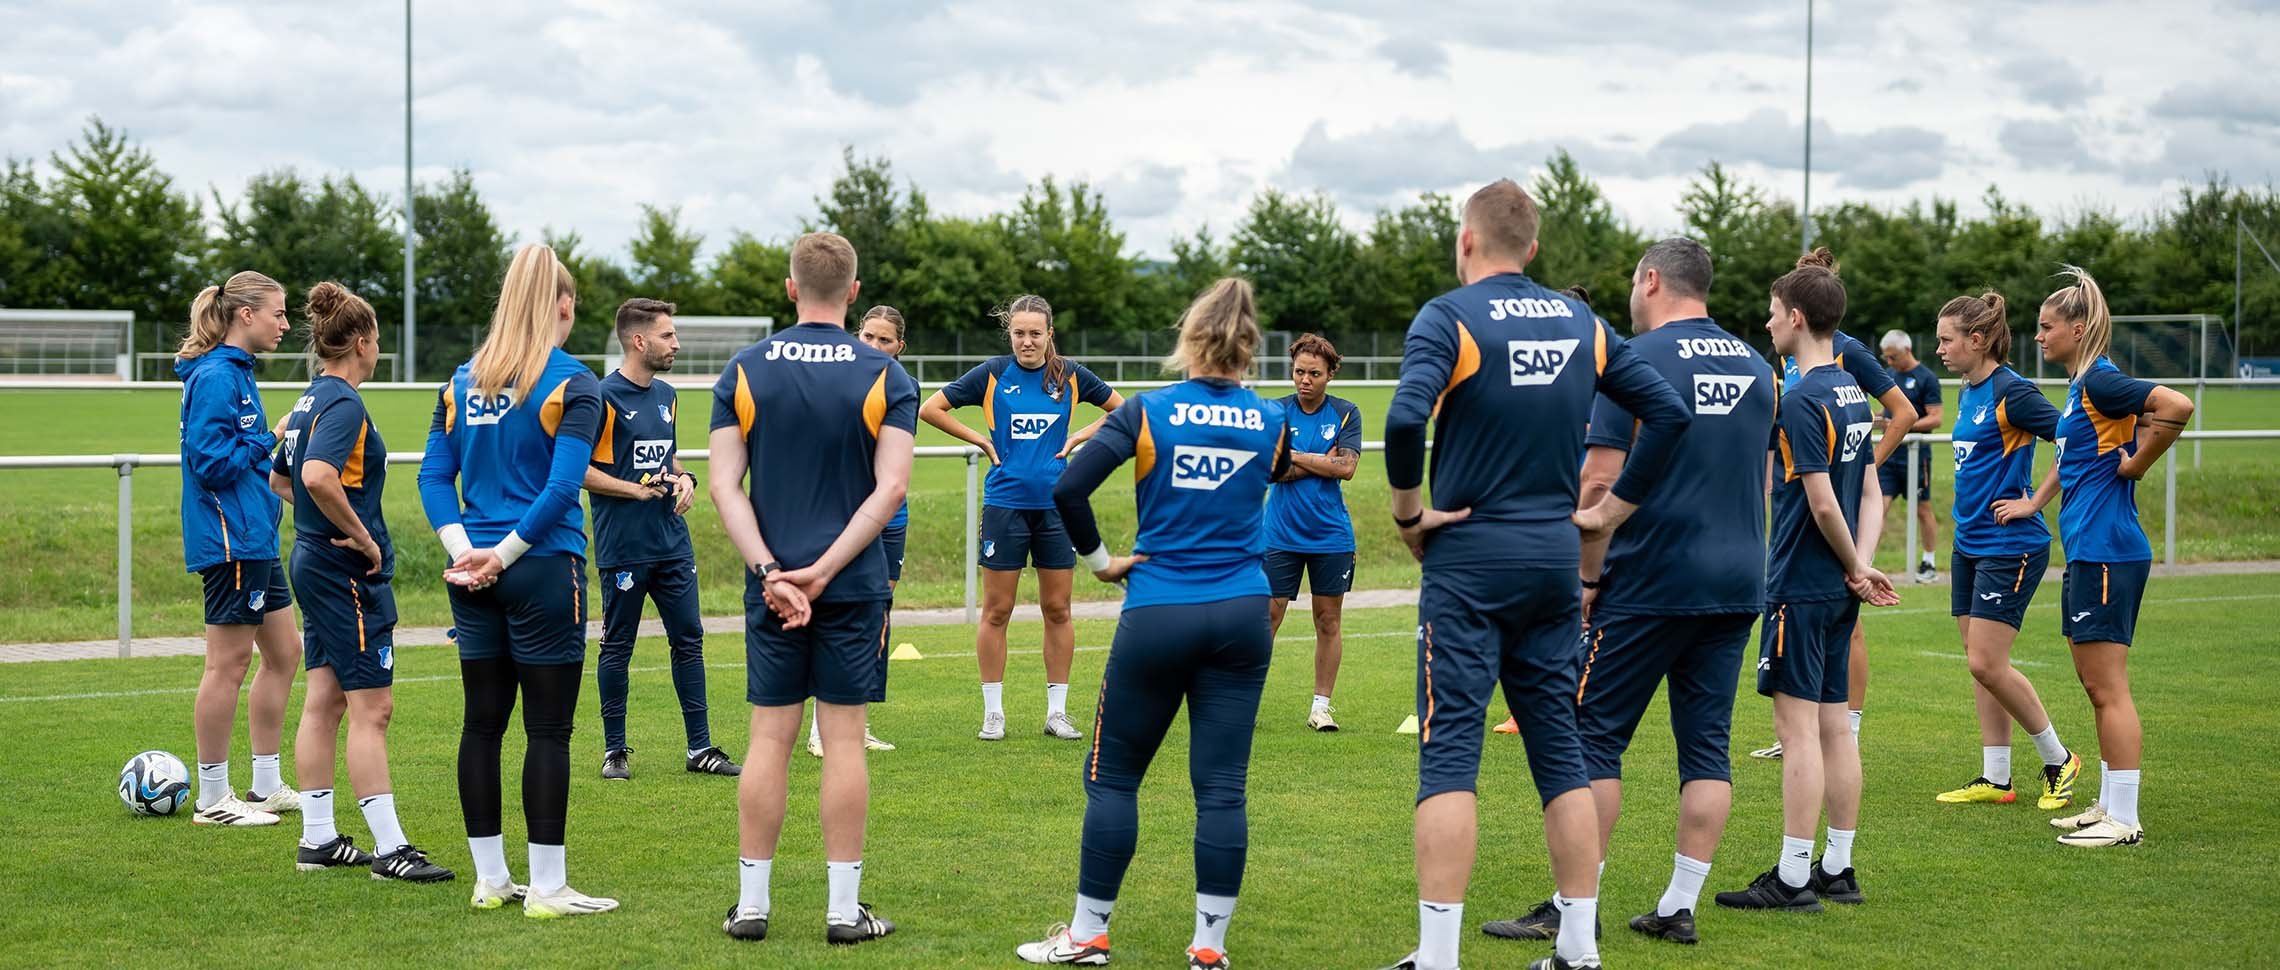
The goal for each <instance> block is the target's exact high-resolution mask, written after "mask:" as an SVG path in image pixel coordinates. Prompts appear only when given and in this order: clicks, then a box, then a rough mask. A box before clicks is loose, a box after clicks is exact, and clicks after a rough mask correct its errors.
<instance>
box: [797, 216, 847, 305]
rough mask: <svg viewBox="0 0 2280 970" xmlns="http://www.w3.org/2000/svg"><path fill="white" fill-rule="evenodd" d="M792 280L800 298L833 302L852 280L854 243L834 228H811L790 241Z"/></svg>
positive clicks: (843, 293) (844, 296) (838, 299)
mask: <svg viewBox="0 0 2280 970" xmlns="http://www.w3.org/2000/svg"><path fill="white" fill-rule="evenodd" d="M791 262H792V282H793V283H794V284H797V285H798V286H799V288H800V299H803V300H813V301H816V302H818V303H826V304H828V303H833V302H837V301H840V300H844V299H846V298H847V288H848V287H849V286H852V285H854V283H855V266H856V263H855V244H854V243H851V242H848V241H847V237H845V236H842V235H840V234H838V233H836V232H811V233H808V234H807V235H805V236H801V237H800V238H799V240H798V241H797V242H794V243H792V259H791Z"/></svg>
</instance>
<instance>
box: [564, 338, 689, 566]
mask: <svg viewBox="0 0 2280 970" xmlns="http://www.w3.org/2000/svg"><path fill="white" fill-rule="evenodd" d="M601 394H602V403H603V404H605V405H607V406H606V407H604V408H603V409H602V431H601V434H600V436H598V437H596V438H595V439H594V459H593V465H594V467H595V468H598V469H601V471H602V473H603V474H606V475H609V476H610V477H612V478H618V479H623V480H625V481H629V482H633V483H635V484H638V485H647V484H649V483H650V482H653V481H657V480H659V479H662V478H665V477H666V476H669V475H671V474H673V459H674V456H676V455H678V454H679V453H680V439H679V437H678V435H679V430H680V429H679V425H680V413H681V404H680V397H679V395H678V394H677V393H676V392H675V391H674V390H673V385H671V384H667V383H665V382H664V381H663V380H661V379H655V378H653V379H651V380H650V382H649V386H648V387H643V386H641V385H639V384H635V383H634V382H633V380H632V379H631V378H628V377H626V376H625V374H624V373H623V372H620V371H611V372H610V373H609V375H608V376H606V377H604V378H602V380H601ZM586 501H588V502H591V503H593V506H594V566H595V567H596V568H599V569H613V568H616V567H618V566H635V565H640V564H642V563H652V562H679V561H681V560H683V559H688V558H690V557H692V556H694V555H695V553H694V552H693V551H692V547H691V546H690V545H689V523H688V521H687V520H685V519H683V518H682V517H681V516H678V515H675V514H673V492H672V490H670V489H667V490H665V491H661V492H658V493H657V494H656V496H655V497H653V498H639V499H632V498H618V497H617V496H614V495H603V494H600V493H598V492H597V493H593V494H591V495H589V496H588V497H587V499H586Z"/></svg>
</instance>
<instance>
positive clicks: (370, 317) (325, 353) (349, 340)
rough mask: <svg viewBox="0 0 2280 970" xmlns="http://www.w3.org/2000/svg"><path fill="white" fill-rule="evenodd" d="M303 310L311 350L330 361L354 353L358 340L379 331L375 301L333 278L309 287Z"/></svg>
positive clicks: (323, 360) (320, 359) (326, 361)
mask: <svg viewBox="0 0 2280 970" xmlns="http://www.w3.org/2000/svg"><path fill="white" fill-rule="evenodd" d="M301 313H302V315H303V316H306V317H308V318H309V353H310V354H311V355H313V356H315V357H316V358H317V360H319V361H322V362H324V363H328V364H329V363H332V362H333V361H336V360H342V359H345V358H346V357H348V356H349V355H350V354H353V353H355V352H356V341H357V340H358V339H360V338H363V337H365V336H368V335H377V334H379V332H380V318H379V317H377V316H375V315H374V314H373V312H372V304H370V303H367V302H365V300H364V298H363V297H361V296H357V295H356V294H354V293H351V292H349V290H348V287H345V286H342V285H340V284H339V283H335V282H332V281H331V280H327V281H325V282H322V283H319V284H317V285H315V286H312V287H309V295H308V297H307V299H306V301H305V302H304V303H303V304H302V307H301Z"/></svg>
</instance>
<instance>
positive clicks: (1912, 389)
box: [1853, 360, 1940, 469]
mask: <svg viewBox="0 0 2280 970" xmlns="http://www.w3.org/2000/svg"><path fill="white" fill-rule="evenodd" d="M1886 373H1891V372H1890V371H1886ZM1892 379H1893V381H1894V385H1895V386H1897V387H1898V388H1900V393H1902V394H1905V395H1907V397H1908V403H1909V404H1911V405H1913V406H1914V407H1915V408H1916V416H1917V417H1919V418H1921V417H1923V416H1924V415H1926V414H1929V413H1931V407H1932V405H1934V404H1938V403H1940V376H1939V375H1938V374H1935V373H1932V368H1931V365H1929V364H1926V363H1924V362H1923V361H1921V360H1919V361H1917V362H1916V368H1915V369H1914V370H1910V371H1905V372H1902V373H1899V374H1893V375H1892ZM1853 382H1854V383H1859V382H1860V378H1859V377H1858V376H1855V377H1854V378H1853ZM1867 390H1868V385H1866V384H1862V385H1861V391H1862V392H1863V393H1866V392H1867ZM1871 396H1874V395H1871ZM1884 417H1885V418H1886V419H1890V418H1891V417H1892V411H1891V409H1890V408H1887V409H1885V411H1884ZM1933 430H1938V429H1936V428H1935V429H1933ZM1886 433H1887V434H1895V435H1899V434H1907V433H1908V429H1906V428H1894V429H1892V430H1891V431H1888V432H1886ZM1907 460H1908V449H1906V448H1897V449H1894V450H1893V452H1892V457H1890V458H1887V459H1885V460H1884V463H1885V464H1886V465H1889V466H1891V467H1892V468H1894V469H1904V468H1906V467H1907V466H1906V465H1905V464H1904V463H1905V462H1906V461H1907Z"/></svg>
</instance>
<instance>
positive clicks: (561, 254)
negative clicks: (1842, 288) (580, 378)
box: [541, 229, 636, 355]
mask: <svg viewBox="0 0 2280 970" xmlns="http://www.w3.org/2000/svg"><path fill="white" fill-rule="evenodd" d="M541 238H542V239H543V240H544V241H545V242H546V244H547V245H548V246H551V247H553V248H554V258H556V259H559V260H561V261H562V265H563V266H564V267H566V268H568V269H569V270H570V278H571V279H573V280H576V281H577V283H578V310H577V316H576V318H575V320H574V321H573V322H572V324H571V326H570V339H569V340H566V341H563V344H562V349H564V350H567V351H569V352H571V353H573V354H580V355H588V354H602V355H607V354H610V353H614V352H616V350H617V307H618V304H620V303H623V302H625V300H626V298H627V297H631V296H634V295H635V290H636V286H635V284H634V279H633V275H632V274H630V273H627V272H626V270H625V267H623V266H619V265H618V264H617V263H615V262H612V261H611V260H610V259H609V257H607V256H602V255H599V254H596V253H589V252H586V251H585V250H584V249H583V248H582V247H583V246H584V245H585V240H584V239H582V238H580V237H579V235H578V234H577V233H576V232H556V231H554V230H553V229H545V230H542V231H541Z"/></svg>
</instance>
